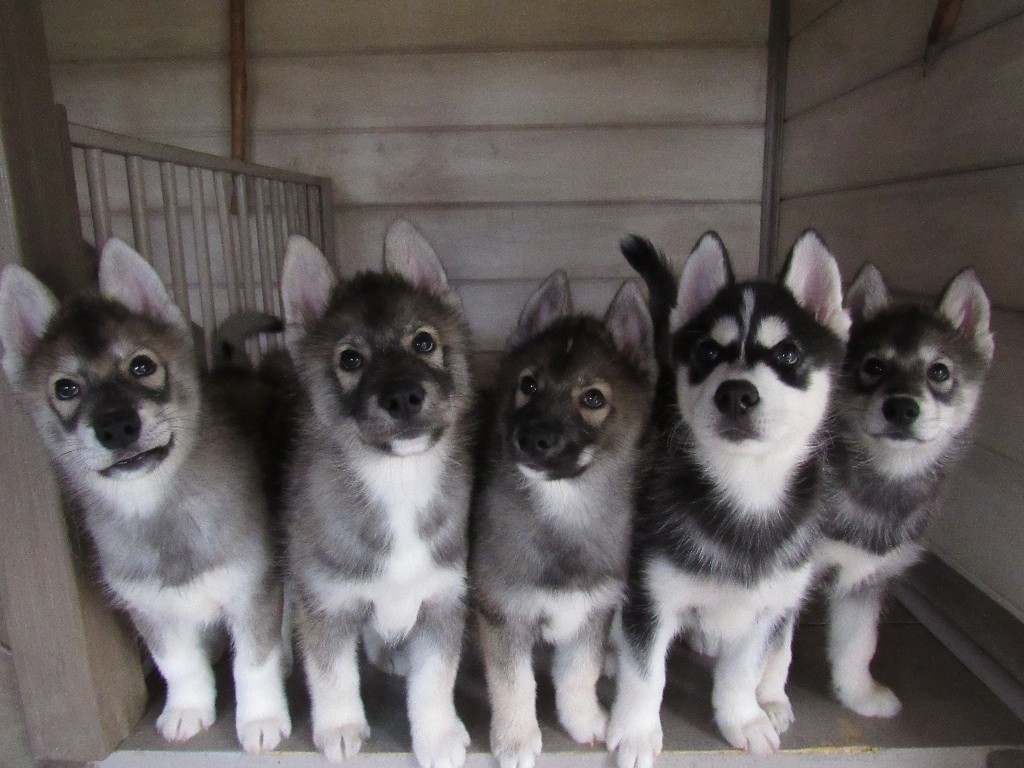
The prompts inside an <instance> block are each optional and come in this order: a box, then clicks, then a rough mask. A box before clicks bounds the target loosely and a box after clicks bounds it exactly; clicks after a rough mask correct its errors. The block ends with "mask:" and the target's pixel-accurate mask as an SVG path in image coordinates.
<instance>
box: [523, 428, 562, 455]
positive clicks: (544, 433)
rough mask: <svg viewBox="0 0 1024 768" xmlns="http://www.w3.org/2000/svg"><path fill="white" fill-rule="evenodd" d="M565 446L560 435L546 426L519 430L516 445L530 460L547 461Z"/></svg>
mask: <svg viewBox="0 0 1024 768" xmlns="http://www.w3.org/2000/svg"><path fill="white" fill-rule="evenodd" d="M564 444H565V440H564V439H563V437H562V435H561V433H559V432H557V431H556V430H554V429H552V428H551V427H546V426H540V425H536V426H528V427H524V428H523V429H521V430H519V435H518V436H517V437H516V445H518V446H519V450H521V451H522V452H523V453H524V454H526V455H527V456H529V457H530V458H531V459H549V458H551V457H552V456H556V455H557V454H558V453H559V451H561V450H562V446H563V445H564Z"/></svg>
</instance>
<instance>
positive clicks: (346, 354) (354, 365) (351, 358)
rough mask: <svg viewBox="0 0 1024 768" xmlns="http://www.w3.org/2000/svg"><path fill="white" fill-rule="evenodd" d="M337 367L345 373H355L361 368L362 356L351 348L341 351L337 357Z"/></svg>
mask: <svg viewBox="0 0 1024 768" xmlns="http://www.w3.org/2000/svg"><path fill="white" fill-rule="evenodd" d="M338 365H340V366H341V367H342V370H345V371H357V370H359V369H360V368H362V367H363V356H362V355H360V354H359V353H358V352H356V351H355V350H354V349H352V348H351V347H349V348H348V349H343V350H341V354H340V355H338Z"/></svg>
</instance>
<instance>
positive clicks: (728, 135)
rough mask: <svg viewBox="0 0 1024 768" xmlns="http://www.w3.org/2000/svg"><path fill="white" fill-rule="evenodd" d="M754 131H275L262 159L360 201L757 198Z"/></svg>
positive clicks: (255, 150)
mask: <svg viewBox="0 0 1024 768" xmlns="http://www.w3.org/2000/svg"><path fill="white" fill-rule="evenodd" d="M763 142H764V131H763V128H762V127H761V126H760V125H757V126H753V125H752V126H721V127H709V126H694V127H680V128H632V127H628V128H594V129H574V130H564V131H563V130H495V131H456V132H445V133H425V132H412V133H403V132H395V133H392V132H388V133H345V134H339V133H328V134H324V135H316V134H308V133H305V134H274V135H258V136H255V137H253V142H252V155H253V157H254V158H255V159H257V160H258V161H259V162H263V163H268V164H272V165H278V166H282V167H285V168H301V169H305V170H306V171H308V172H312V173H316V174H317V175H324V176H330V177H332V178H333V179H334V184H335V189H334V193H335V201H336V203H340V204H353V203H359V204H366V203H406V204H408V203H479V202H506V203H508V202H538V201H540V202H580V201H612V200H616V201H617V200H757V199H759V196H760V191H761V159H762V152H763V149H764V147H763Z"/></svg>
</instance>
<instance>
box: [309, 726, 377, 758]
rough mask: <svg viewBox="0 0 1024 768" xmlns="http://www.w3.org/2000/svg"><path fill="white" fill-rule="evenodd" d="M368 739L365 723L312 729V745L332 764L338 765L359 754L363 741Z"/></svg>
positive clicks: (368, 733) (368, 730)
mask: <svg viewBox="0 0 1024 768" xmlns="http://www.w3.org/2000/svg"><path fill="white" fill-rule="evenodd" d="M369 737H370V726H369V725H367V724H366V721H365V720H364V721H362V722H358V723H346V724H345V725H337V726H327V727H319V728H314V729H313V744H314V745H315V746H316V748H317V749H319V750H320V751H321V752H322V753H323V755H324V757H326V758H327V759H328V760H329V761H330V762H332V763H340V762H342V761H343V760H348V759H350V758H353V757H355V756H356V755H358V754H359V750H360V749H361V748H362V746H363V739H368V738H369Z"/></svg>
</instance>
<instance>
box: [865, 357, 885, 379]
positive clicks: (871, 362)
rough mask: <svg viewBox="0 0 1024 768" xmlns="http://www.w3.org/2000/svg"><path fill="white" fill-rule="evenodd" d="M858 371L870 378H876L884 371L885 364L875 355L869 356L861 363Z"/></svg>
mask: <svg viewBox="0 0 1024 768" xmlns="http://www.w3.org/2000/svg"><path fill="white" fill-rule="evenodd" d="M860 371H861V373H863V374H864V375H865V376H867V377H868V378H870V379H877V378H878V377H879V376H881V375H882V374H883V373H885V364H884V363H883V362H882V361H881V360H879V359H878V358H877V357H869V358H868V359H867V360H865V361H864V362H863V363H862V364H861V366H860Z"/></svg>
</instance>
